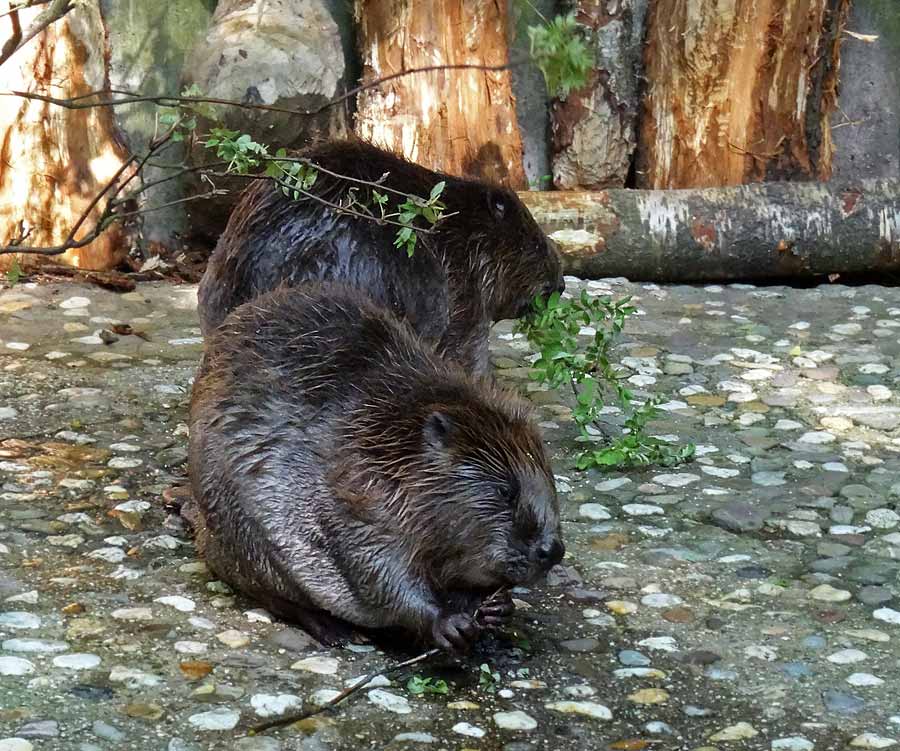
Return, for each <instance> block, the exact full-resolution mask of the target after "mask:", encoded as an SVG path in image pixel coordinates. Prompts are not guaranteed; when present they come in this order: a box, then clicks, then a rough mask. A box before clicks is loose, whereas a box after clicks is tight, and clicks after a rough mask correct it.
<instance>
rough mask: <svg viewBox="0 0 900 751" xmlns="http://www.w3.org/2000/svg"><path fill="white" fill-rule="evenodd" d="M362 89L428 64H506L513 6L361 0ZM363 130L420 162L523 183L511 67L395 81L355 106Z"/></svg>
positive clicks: (471, 0) (475, 0)
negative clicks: (509, 12) (508, 15)
mask: <svg viewBox="0 0 900 751" xmlns="http://www.w3.org/2000/svg"><path fill="white" fill-rule="evenodd" d="M355 8H356V18H357V24H358V28H359V48H360V50H361V51H362V58H363V60H362V62H363V83H365V82H368V81H371V80H373V79H376V78H381V77H383V76H387V75H390V74H392V73H397V72H400V71H402V70H407V69H409V68H419V67H423V66H428V65H454V64H463V63H465V64H478V65H503V64H505V63H507V62H508V57H509V52H508V46H507V34H506V23H507V18H506V3H505V2H482V1H481V0H356V5H355ZM357 108H358V113H357V122H356V129H357V132H358V133H359V134H360V135H361V136H362V137H363V138H366V139H368V140H370V141H372V142H373V143H375V144H377V145H379V146H382V147H385V148H388V149H390V150H393V151H395V152H397V153H401V154H403V155H404V156H406V157H408V158H409V159H412V160H414V161H416V162H418V163H419V164H422V165H425V166H426V167H429V168H431V169H437V170H442V171H444V172H449V173H451V174H457V175H468V176H473V177H481V178H485V179H490V180H494V181H496V182H499V183H502V184H504V185H507V186H510V187H515V188H521V187H524V186H525V174H524V171H523V169H522V141H521V138H520V135H519V130H518V128H517V127H516V109H515V98H514V97H513V94H512V86H511V81H510V73H509V71H508V70H506V71H499V72H487V71H480V70H439V71H434V72H429V73H418V74H415V75H412V76H405V77H402V78H397V79H395V80H393V81H390V82H389V83H386V84H384V85H382V86H379V87H377V88H372V89H368V90H366V91H364V92H362V93H361V94H360V95H359V98H358V100H357Z"/></svg>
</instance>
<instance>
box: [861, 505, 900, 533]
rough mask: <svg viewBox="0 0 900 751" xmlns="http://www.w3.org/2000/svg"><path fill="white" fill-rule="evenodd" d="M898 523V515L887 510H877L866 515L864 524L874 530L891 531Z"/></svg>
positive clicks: (899, 521)
mask: <svg viewBox="0 0 900 751" xmlns="http://www.w3.org/2000/svg"><path fill="white" fill-rule="evenodd" d="M898 523H900V514H898V513H897V512H896V511H893V510H892V509H889V508H877V509H873V510H872V511H870V512H869V513H868V514H866V524H870V525H871V526H873V527H875V528H876V529H893V528H894V527H896V526H897V524H898Z"/></svg>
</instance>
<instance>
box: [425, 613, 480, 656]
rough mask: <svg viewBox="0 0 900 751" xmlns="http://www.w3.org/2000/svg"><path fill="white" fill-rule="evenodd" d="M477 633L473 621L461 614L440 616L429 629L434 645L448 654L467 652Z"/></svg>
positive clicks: (477, 627)
mask: <svg viewBox="0 0 900 751" xmlns="http://www.w3.org/2000/svg"><path fill="white" fill-rule="evenodd" d="M479 633H481V627H480V626H479V625H478V623H476V622H475V619H474V618H473V617H472V616H471V615H466V614H463V613H454V614H453V615H445V616H442V617H441V618H439V619H438V620H437V622H436V623H435V624H434V627H433V628H432V629H431V636H432V638H433V639H434V643H435V644H436V645H437V646H438V647H440V648H441V649H445V650H447V651H448V652H468V651H469V648H470V647H471V646H472V644H473V643H474V641H475V640H476V639H477V638H478V634H479Z"/></svg>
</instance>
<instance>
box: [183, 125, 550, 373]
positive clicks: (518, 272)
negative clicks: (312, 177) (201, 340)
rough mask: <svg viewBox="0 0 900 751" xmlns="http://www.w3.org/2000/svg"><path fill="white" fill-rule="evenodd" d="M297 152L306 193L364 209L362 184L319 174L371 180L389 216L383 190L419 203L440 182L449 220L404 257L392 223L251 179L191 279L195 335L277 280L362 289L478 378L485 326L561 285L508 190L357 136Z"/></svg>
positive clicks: (366, 196) (484, 360) (484, 356)
mask: <svg viewBox="0 0 900 751" xmlns="http://www.w3.org/2000/svg"><path fill="white" fill-rule="evenodd" d="M302 156H305V157H307V158H309V159H310V160H312V161H313V162H314V163H315V164H316V165H318V166H319V168H320V169H319V170H318V177H317V179H316V182H315V185H314V186H313V188H312V191H313V192H314V193H315V194H316V195H318V196H319V197H320V198H323V199H325V200H327V201H330V202H332V203H334V204H337V203H340V202H341V201H345V200H346V196H347V191H348V188H350V187H354V186H355V187H356V188H358V189H359V192H358V197H359V199H360V200H361V201H364V202H369V204H370V205H374V204H372V202H371V195H370V193H369V188H368V187H366V186H362V185H359V184H357V183H353V182H350V181H347V180H342V179H337V178H335V177H333V176H332V175H330V174H329V172H333V173H337V174H341V175H347V176H349V177H351V178H356V179H358V180H367V181H370V182H376V181H377V182H379V183H380V185H381V186H382V187H383V188H384V190H383V191H382V192H383V193H385V194H386V195H387V196H388V197H389V200H390V209H389V210H393V209H394V208H395V207H396V205H397V202H398V200H399V201H400V202H401V203H402V201H403V200H405V199H404V198H402V197H399V198H398V196H397V195H396V194H393V193H390V192H389V191H388V189H393V190H395V191H401V192H403V193H412V194H415V195H419V196H428V195H429V194H430V192H431V189H432V188H433V187H434V186H435V185H436V184H437V183H438V182H440V181H444V182H445V187H444V190H443V193H442V195H441V201H442V202H443V203H444V204H445V205H446V212H445V213H447V214H452V215H451V216H447V217H446V218H445V219H444V220H443V221H441V222H440V223H438V224H437V225H436V226H435V227H434V232H433V234H430V235H425V234H422V235H420V236H419V241H418V243H417V246H416V249H415V252H414V253H413V256H412V257H411V258H410V257H408V256H407V254H406V252H405V251H404V250H403V249H401V248H397V247H395V246H394V240H395V238H396V234H397V227H396V226H394V225H390V224H382V225H379V224H377V223H375V222H373V221H368V220H365V219H360V218H358V217H353V216H349V215H347V214H340V213H337V212H335V211H334V210H333V209H331V208H329V207H328V206H325V205H323V204H322V203H320V202H318V201H313V200H311V199H301V200H299V201H294V200H292V199H291V198H289V197H287V196H285V195H284V193H283V191H282V190H281V188H280V187H278V186H277V185H275V184H273V183H271V182H270V181H256V182H255V183H254V184H253V185H251V186H250V187H249V188H248V189H247V190H246V192H245V193H244V195H243V196H242V198H241V200H240V202H239V203H238V205H237V206H236V207H235V209H234V211H233V212H232V214H231V218H230V219H229V222H228V226H227V227H226V228H225V232H224V233H223V234H222V236H221V237H220V238H219V242H218V245H217V246H216V249H215V251H214V252H213V254H212V256H211V258H210V260H209V265H208V267H207V270H206V273H205V274H204V276H203V279H202V281H201V282H200V292H199V302H200V320H201V326H202V328H203V332H204V334H209V333H210V332H211V331H212V330H213V329H214V328H215V327H216V326H218V325H219V324H220V323H221V322H222V320H223V319H224V318H225V316H226V315H227V314H228V312H229V311H230V310H233V309H234V308H235V307H237V306H238V305H240V304H241V303H243V302H246V301H248V300H251V299H253V298H254V297H256V296H257V295H260V294H262V293H264V292H267V291H269V290H272V289H275V287H277V286H278V285H280V284H287V285H289V286H294V285H297V284H299V283H301V282H303V281H322V280H325V281H327V280H337V281H341V282H346V283H349V284H351V285H353V286H355V287H358V288H360V289H364V290H366V291H367V293H368V294H369V295H370V296H371V297H372V298H373V299H374V300H375V302H376V303H377V304H379V305H382V306H384V307H386V308H389V309H391V310H393V311H394V313H395V314H396V315H397V316H398V317H400V318H405V319H406V320H408V321H409V323H410V324H411V325H412V327H413V328H414V329H415V330H416V331H417V332H418V333H419V334H420V335H421V336H423V337H424V338H425V339H426V340H429V341H431V342H434V343H435V344H437V345H438V349H439V351H440V352H441V353H442V354H445V355H448V356H450V357H451V358H453V359H456V360H457V361H459V362H461V363H462V364H464V365H466V366H468V367H470V368H473V369H474V370H475V371H476V372H478V373H484V372H486V371H487V369H488V346H487V345H488V334H489V331H490V325H491V323H492V322H493V321H498V320H501V319H504V318H517V317H519V316H521V315H522V314H523V313H524V312H525V311H526V310H527V309H528V307H529V306H530V304H531V301H532V300H533V299H534V297H535V296H536V295H539V294H542V295H548V294H550V293H551V292H553V291H554V290H562V289H563V287H564V283H563V280H562V275H561V271H560V264H559V259H558V258H557V256H556V251H555V249H554V247H553V243H552V242H551V241H550V240H549V239H548V238H547V237H546V236H545V235H544V233H543V232H542V231H541V230H540V228H539V227H538V226H537V224H536V223H535V221H534V219H533V218H532V217H531V214H530V213H529V212H528V209H526V208H525V206H524V205H523V204H522V202H521V201H520V200H519V199H518V197H517V196H516V194H515V193H514V192H512V191H511V190H507V189H505V188H500V187H497V186H492V185H488V184H486V183H484V182H479V181H476V180H467V179H462V178H458V177H452V176H450V175H445V174H441V173H439V172H433V171H432V170H429V169H426V168H424V167H421V166H419V165H417V164H413V163H411V162H408V161H406V160H404V159H402V158H400V157H398V156H396V155H394V154H391V153H389V152H387V151H383V150H381V149H378V148H376V147H374V146H372V145H371V144H368V143H365V142H363V141H338V142H331V143H327V144H324V145H320V146H317V147H314V148H311V149H309V150H307V151H306V152H304V153H303V154H302ZM419 221H421V220H419Z"/></svg>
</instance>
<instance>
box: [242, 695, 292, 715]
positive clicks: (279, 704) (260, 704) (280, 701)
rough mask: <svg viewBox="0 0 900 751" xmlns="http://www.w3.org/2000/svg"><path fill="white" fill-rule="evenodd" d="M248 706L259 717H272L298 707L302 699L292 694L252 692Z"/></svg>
mask: <svg viewBox="0 0 900 751" xmlns="http://www.w3.org/2000/svg"><path fill="white" fill-rule="evenodd" d="M250 706H251V707H253V709H254V711H255V712H256V714H257V715H259V716H260V717H273V716H275V715H281V714H286V713H287V712H289V711H291V710H296V709H300V708H301V707H302V706H303V700H302V699H301V698H300V697H299V696H295V695H294V694H254V695H253V696H251V697H250Z"/></svg>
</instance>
